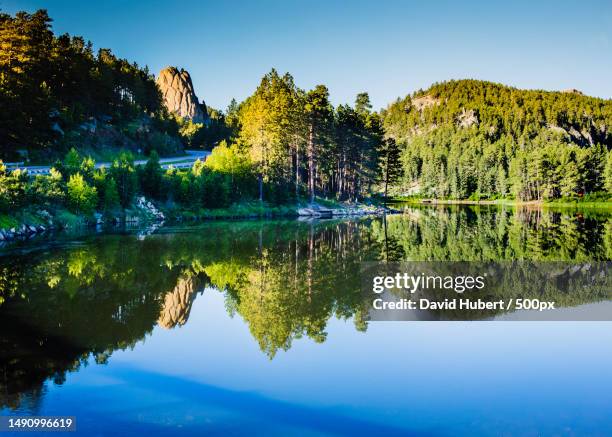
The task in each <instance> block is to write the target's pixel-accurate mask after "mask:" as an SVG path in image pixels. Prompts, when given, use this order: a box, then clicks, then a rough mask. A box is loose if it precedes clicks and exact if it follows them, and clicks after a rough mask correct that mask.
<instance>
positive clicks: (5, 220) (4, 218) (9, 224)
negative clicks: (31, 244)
mask: <svg viewBox="0 0 612 437" xmlns="http://www.w3.org/2000/svg"><path fill="white" fill-rule="evenodd" d="M17 226H19V221H18V220H17V219H16V218H15V217H12V216H10V215H6V214H0V229H11V228H16V227H17Z"/></svg>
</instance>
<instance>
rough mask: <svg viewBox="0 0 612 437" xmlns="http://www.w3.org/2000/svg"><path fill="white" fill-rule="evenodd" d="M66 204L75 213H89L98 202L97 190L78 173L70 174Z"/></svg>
mask: <svg viewBox="0 0 612 437" xmlns="http://www.w3.org/2000/svg"><path fill="white" fill-rule="evenodd" d="M66 186H67V188H68V206H69V207H70V209H71V210H72V211H73V212H75V213H82V214H91V213H93V212H94V210H95V208H96V205H97V204H98V191H97V190H96V188H95V187H92V186H90V185H89V184H88V183H87V182H86V181H85V179H83V176H82V175H81V174H80V173H77V174H74V175H72V176H70V179H69V180H68V184H67V185H66Z"/></svg>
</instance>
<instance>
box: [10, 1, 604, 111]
mask: <svg viewBox="0 0 612 437" xmlns="http://www.w3.org/2000/svg"><path fill="white" fill-rule="evenodd" d="M425 3H426V2H409V1H374V0H371V1H360V0H355V1H350V2H349V1H332V0H327V1H319V0H309V1H306V0H285V1H281V0H278V1H272V0H260V1H255V0H253V1H251V2H243V1H214V2H212V1H184V2H177V1H174V2H170V1H168V0H165V1H157V0H149V1H137V0H133V1H129V2H128V1H118V0H105V1H104V2H93V1H91V2H90V1H68V0H54V1H46V2H45V1H39V0H19V1H14V0H0V9H1V10H2V11H4V12H8V13H14V12H16V11H18V10H27V11H34V10H36V9H38V8H46V9H48V11H49V14H50V15H51V17H52V18H53V19H54V30H55V31H56V32H60V33H63V32H69V33H71V34H75V35H83V36H84V37H85V38H86V39H90V40H91V41H92V42H93V43H94V45H95V47H96V48H98V47H110V48H112V49H113V51H114V52H115V53H116V54H117V55H119V56H121V57H125V58H128V59H129V60H133V61H136V62H138V63H139V64H141V65H148V66H149V68H150V69H151V70H152V71H153V72H155V73H157V72H158V71H159V70H160V69H161V68H163V67H164V66H166V65H176V66H179V67H183V68H185V69H187V70H188V71H189V72H190V73H191V75H192V78H193V81H194V86H195V88H196V92H197V94H198V97H199V98H201V99H204V100H205V101H206V103H207V104H209V105H212V106H213V107H217V108H225V107H226V106H227V104H228V103H229V101H230V100H231V98H232V97H235V98H236V99H237V100H239V101H240V100H242V99H244V98H245V97H247V96H248V95H249V94H251V93H252V92H253V90H254V89H255V87H256V86H257V84H258V82H259V80H260V78H261V76H262V75H263V74H265V73H266V72H267V71H269V70H270V69H271V68H272V67H274V68H276V69H277V70H279V71H281V72H285V71H289V72H290V73H291V74H292V75H293V76H294V78H295V80H296V83H297V84H298V85H299V86H300V87H302V88H311V87H313V86H314V85H316V84H318V83H324V84H326V85H327V86H328V87H329V89H330V93H331V98H332V101H333V102H334V103H335V104H338V103H351V102H353V100H354V96H355V95H356V94H357V93H359V92H362V91H368V92H369V93H370V96H371V99H372V102H373V104H374V107H375V108H376V109H378V108H380V107H383V106H386V105H387V103H389V102H390V101H392V100H394V99H395V98H396V97H398V96H403V95H405V94H407V93H410V92H413V91H415V90H417V89H419V88H427V87H428V86H429V85H430V84H432V83H433V82H436V81H442V80H447V79H460V78H476V79H486V80H491V81H495V82H501V83H505V84H509V85H513V86H517V87H521V88H543V89H549V90H559V89H567V88H577V89H579V90H581V91H583V92H584V93H586V94H589V95H594V96H599V97H604V98H611V97H612V2H610V1H608V0H601V1H563V0H559V1H555V2H553V1H535V0H530V1H515V2H496V4H493V3H494V2H490V1H467V0H466V1H460V2H457V1H436V2H434V1H432V2H427V3H428V4H425Z"/></svg>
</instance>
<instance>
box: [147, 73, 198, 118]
mask: <svg viewBox="0 0 612 437" xmlns="http://www.w3.org/2000/svg"><path fill="white" fill-rule="evenodd" d="M156 82H157V86H158V87H159V89H160V90H161V93H162V96H163V99H164V104H165V105H166V108H167V109H168V111H169V112H172V113H174V114H176V115H179V116H181V117H183V118H186V119H189V120H191V121H193V122H194V123H204V122H205V121H206V118H207V115H206V105H205V104H204V102H202V103H201V104H200V103H199V101H198V97H197V96H196V94H195V91H194V89H193V83H192V82H191V76H190V75H189V73H188V72H187V71H186V70H183V69H181V70H179V69H178V68H176V67H166V68H164V69H163V70H162V71H160V72H159V75H158V76H157V80H156Z"/></svg>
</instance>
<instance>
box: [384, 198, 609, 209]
mask: <svg viewBox="0 0 612 437" xmlns="http://www.w3.org/2000/svg"><path fill="white" fill-rule="evenodd" d="M389 204H390V205H402V204H407V205H424V206H436V205H475V206H479V205H487V206H491V205H492V206H511V207H527V208H528V207H534V208H602V209H608V208H609V209H612V201H607V202H606V201H592V202H590V201H574V202H572V201H569V200H567V201H563V200H561V201H553V202H546V201H542V200H530V201H520V200H505V199H498V200H452V199H405V200H402V199H397V200H393V201H391V202H389Z"/></svg>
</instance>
